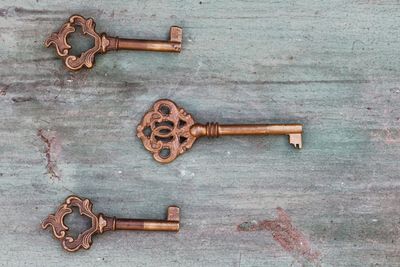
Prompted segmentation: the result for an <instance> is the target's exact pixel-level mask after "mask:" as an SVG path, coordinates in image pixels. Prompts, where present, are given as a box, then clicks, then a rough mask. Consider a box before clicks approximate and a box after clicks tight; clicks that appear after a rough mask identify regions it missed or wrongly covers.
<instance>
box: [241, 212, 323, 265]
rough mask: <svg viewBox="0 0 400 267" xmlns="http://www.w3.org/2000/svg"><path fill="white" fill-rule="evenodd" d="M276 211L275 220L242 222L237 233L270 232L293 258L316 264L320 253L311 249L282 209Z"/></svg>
mask: <svg viewBox="0 0 400 267" xmlns="http://www.w3.org/2000/svg"><path fill="white" fill-rule="evenodd" d="M276 210H277V213H278V217H277V218H276V219H275V220H264V221H250V222H244V223H242V224H240V225H239V226H238V231H244V232H248V231H263V230H266V231H270V232H271V234H272V237H273V238H274V240H275V241H276V242H278V243H279V245H280V246H281V247H282V248H283V249H284V250H285V251H287V252H289V253H291V254H292V255H293V256H294V257H296V258H303V259H305V260H307V261H310V262H318V261H319V259H320V252H318V251H316V250H314V249H312V247H311V244H310V242H309V241H308V240H307V239H306V237H305V235H304V234H303V233H302V232H301V231H299V230H298V229H297V228H296V227H295V226H294V225H293V224H292V220H291V218H290V217H289V215H288V214H287V213H286V212H285V211H284V210H283V209H282V208H279V207H278V208H277V209H276Z"/></svg>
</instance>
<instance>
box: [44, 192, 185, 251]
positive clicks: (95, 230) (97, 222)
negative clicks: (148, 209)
mask: <svg viewBox="0 0 400 267" xmlns="http://www.w3.org/2000/svg"><path fill="white" fill-rule="evenodd" d="M92 206H93V205H92V202H91V201H90V200H89V199H84V198H79V197H77V196H69V197H68V198H67V199H66V200H65V202H64V203H62V204H61V205H60V206H59V207H58V209H57V211H56V213H55V214H50V215H49V216H48V217H47V218H46V219H45V220H44V221H43V222H42V228H43V229H46V228H47V227H49V226H51V227H52V229H53V235H54V237H55V238H57V239H59V240H60V241H61V244H62V246H63V248H64V249H65V250H67V251H70V252H73V251H77V250H78V249H80V248H84V249H89V248H90V246H91V245H92V236H93V235H95V234H102V233H104V232H107V231H115V230H134V231H168V232H178V231H179V217H180V215H179V212H180V211H179V208H178V207H175V206H170V207H168V210H167V212H168V214H167V219H166V220H143V219H119V218H115V217H107V216H104V215H103V214H101V213H100V214H97V215H96V214H94V213H93V211H92ZM72 207H77V208H78V209H79V212H80V214H81V215H84V216H87V217H88V218H89V219H90V220H91V227H90V228H89V229H87V230H86V231H84V232H83V233H80V234H79V235H78V237H77V238H76V239H74V238H73V237H72V236H69V235H68V230H69V228H68V227H67V226H66V225H65V224H64V217H65V216H66V215H67V214H70V213H72Z"/></svg>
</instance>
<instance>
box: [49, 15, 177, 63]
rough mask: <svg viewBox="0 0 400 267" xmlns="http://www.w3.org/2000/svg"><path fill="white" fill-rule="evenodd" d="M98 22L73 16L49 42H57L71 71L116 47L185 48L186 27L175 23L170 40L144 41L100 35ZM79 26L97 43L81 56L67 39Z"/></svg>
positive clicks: (148, 49) (158, 49)
mask: <svg viewBox="0 0 400 267" xmlns="http://www.w3.org/2000/svg"><path fill="white" fill-rule="evenodd" d="M95 25H96V24H95V22H94V21H93V19H92V18H88V19H85V18H84V17H82V16H81V15H72V16H71V17H70V18H69V20H68V21H67V22H66V23H64V24H63V25H62V26H61V28H60V30H59V31H58V32H54V33H52V34H51V35H50V37H48V38H47V39H46V41H45V43H44V44H45V45H46V47H49V46H50V45H54V47H55V48H56V52H57V54H58V56H60V57H61V58H62V60H63V61H64V63H65V65H66V67H67V68H68V69H70V70H79V69H81V68H83V67H86V68H88V69H90V68H92V67H93V65H94V62H95V60H94V58H95V56H96V54H98V53H103V54H104V53H106V52H108V51H113V50H140V51H157V52H178V53H179V52H180V51H181V48H182V28H180V27H176V26H172V27H171V28H170V33H169V40H168V41H159V40H141V39H124V38H119V37H110V36H107V34H106V33H101V34H98V33H97V32H96V30H95ZM77 26H80V27H81V28H82V32H83V34H84V35H89V36H91V37H93V39H94V46H93V47H92V48H90V49H89V50H87V51H85V52H82V53H81V55H80V56H74V55H70V54H69V51H70V49H71V48H72V47H71V45H70V44H68V42H67V37H68V35H69V34H71V33H73V32H75V31H76V28H75V27H77Z"/></svg>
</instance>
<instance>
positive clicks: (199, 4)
mask: <svg viewBox="0 0 400 267" xmlns="http://www.w3.org/2000/svg"><path fill="white" fill-rule="evenodd" d="M74 13H80V14H82V15H84V16H92V17H94V18H95V21H96V23H97V30H98V31H100V32H101V31H106V32H107V33H109V34H111V35H118V36H120V37H143V38H156V39H158V38H161V37H166V36H168V29H169V27H170V26H171V25H179V26H182V27H183V29H184V40H183V51H182V53H181V54H179V55H177V54H167V53H165V54H160V53H145V52H118V53H108V54H107V55H104V56H99V57H98V58H97V61H96V65H95V67H94V69H93V70H90V71H81V72H76V73H73V72H68V71H66V69H65V68H64V67H63V66H62V63H61V61H60V60H59V59H57V58H56V56H55V52H54V50H52V49H46V48H45V47H44V45H43V41H44V39H45V38H46V37H47V35H48V34H49V33H51V32H52V31H55V30H57V29H58V27H59V26H60V25H61V24H62V23H63V22H64V21H65V20H66V19H67V18H68V17H69V16H70V15H71V14H74ZM399 14H400V5H399V2H398V1H395V0H392V1H391V0H387V1H378V0H376V1H367V0H365V1H361V0H346V1H345V0H342V1H339V0H337V1H336V0H334V1H325V0H324V1H311V0H306V1H281V0H277V1H264V0H254V1H166V0H162V1H123V0H116V1H68V2H66V1H60V0H54V1H41V0H37V1H26V0H24V1H23V0H14V1H10V0H3V1H2V2H1V4H0V27H1V31H0V41H1V45H0V62H1V66H2V67H1V68H0V90H1V91H0V92H1V93H0V181H1V186H0V201H1V203H2V212H1V215H2V216H0V236H1V238H2V240H3V241H2V246H3V248H2V253H1V255H0V264H1V265H3V266H110V265H113V266H242V267H243V266H289V265H294V266H301V265H306V266H313V265H316V266H319V265H320V266H400V249H399V247H400V239H399V238H400V215H399V214H400V205H399V203H400V191H399V189H400V177H399V176H400V172H399V159H400V112H399V101H400V76H399V72H400V59H399V51H400V27H399V25H400V16H399ZM159 98H171V99H173V100H174V101H176V102H177V103H178V104H179V105H181V106H184V107H185V108H186V109H187V110H188V111H190V112H191V113H192V114H193V115H194V117H195V119H197V120H198V121H200V122H206V121H208V120H209V121H219V122H227V123H234V122H249V123H251V122H259V123H262V122H265V123H268V122H271V123H277V122H287V123H304V148H303V149H302V150H301V151H297V150H294V149H292V148H291V147H290V145H289V144H288V143H287V141H286V138H285V137H225V138H220V139H209V140H208V139H204V140H199V141H198V143H196V144H195V145H194V147H193V149H192V150H191V151H190V152H188V153H186V154H185V155H183V156H182V157H180V158H178V159H177V160H176V161H174V162H173V163H171V164H169V165H159V164H157V163H155V162H154V160H152V158H151V157H150V155H149V154H148V152H147V151H145V150H144V148H143V147H142V144H141V142H140V140H139V139H138V138H136V137H135V129H136V125H137V124H138V123H139V121H140V119H141V116H142V115H143V114H144V112H145V111H146V110H148V108H149V107H150V106H151V104H152V103H153V102H154V101H155V100H157V99H159ZM38 133H42V134H45V135H44V136H47V137H48V138H47V142H45V140H46V139H44V138H43V137H41V136H40V134H39V135H38ZM53 137H54V138H53ZM49 144H50V148H49V147H48V146H49ZM48 153H49V155H47V154H48ZM48 156H49V157H50V159H51V163H52V164H53V165H51V166H54V165H55V166H56V167H57V172H58V176H59V177H58V178H57V177H55V176H54V175H51V173H50V174H49V162H48V159H49V157H48ZM71 193H74V194H77V195H81V196H84V197H88V198H90V199H92V201H93V202H94V207H95V211H97V212H104V213H106V214H110V215H113V214H114V215H116V216H119V217H143V218H160V217H163V215H164V212H165V208H166V207H167V206H168V205H173V204H175V205H178V206H180V207H181V209H182V228H181V231H180V232H179V233H177V234H171V233H140V232H116V233H110V234H105V235H103V236H101V237H98V238H95V240H94V244H93V246H92V248H91V250H89V251H83V252H79V253H77V254H73V255H72V254H68V253H65V252H64V251H63V250H62V249H61V246H60V245H59V243H58V242H56V241H55V240H54V239H53V238H52V237H51V235H50V233H48V232H46V231H42V230H41V229H40V222H41V220H42V219H44V218H45V217H46V216H47V214H49V213H50V212H54V209H55V208H56V206H57V205H58V204H59V203H60V202H61V201H62V200H64V198H65V197H66V196H68V195H69V194H71ZM277 207H281V208H282V209H283V210H284V211H285V213H286V214H287V215H288V216H290V220H291V223H292V224H293V226H294V227H295V228H296V229H297V230H298V231H299V232H301V233H302V235H303V236H304V238H306V240H307V242H308V243H309V244H310V245H311V247H312V249H313V250H315V251H318V252H319V253H320V256H319V258H318V260H317V261H310V260H308V258H307V257H304V256H303V255H301V254H300V255H297V256H296V255H293V253H290V251H287V250H285V249H284V247H282V246H281V244H279V242H277V241H276V238H277V237H276V236H275V237H274V236H272V235H271V231H268V230H265V231H257V232H245V231H238V229H237V226H238V225H240V224H242V223H243V222H249V221H252V220H257V221H262V220H274V219H275V218H277V214H276V208H277Z"/></svg>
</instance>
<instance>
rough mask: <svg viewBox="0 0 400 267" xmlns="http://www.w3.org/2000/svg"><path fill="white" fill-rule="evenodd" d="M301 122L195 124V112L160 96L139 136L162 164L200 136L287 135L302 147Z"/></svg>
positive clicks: (296, 146) (295, 144)
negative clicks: (191, 113) (193, 114)
mask: <svg viewBox="0 0 400 267" xmlns="http://www.w3.org/2000/svg"><path fill="white" fill-rule="evenodd" d="M302 133H303V126H302V125H301V124H227V125H224V124H221V125H220V124H218V123H207V124H199V123H195V121H194V120H193V117H192V115H190V114H189V113H187V112H186V111H185V110H184V109H183V108H179V107H178V106H177V105H176V104H175V103H174V102H172V101H171V100H168V99H161V100H158V101H157V102H155V103H154V105H153V106H152V108H151V109H150V110H149V111H148V112H147V113H146V114H145V115H144V116H143V119H142V121H141V123H140V124H139V125H138V127H137V136H138V137H139V138H140V139H141V140H142V142H143V145H144V147H145V148H146V149H147V150H148V151H150V153H152V154H153V158H154V159H155V160H156V161H158V162H161V163H169V162H171V161H173V160H174V159H176V157H178V156H179V155H181V154H183V153H184V152H185V151H186V150H188V149H190V148H191V147H192V145H193V143H194V142H195V141H196V139H197V138H199V137H202V136H207V137H219V136H223V135H288V136H289V143H290V144H292V145H293V146H294V147H295V148H301V147H302Z"/></svg>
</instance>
